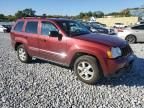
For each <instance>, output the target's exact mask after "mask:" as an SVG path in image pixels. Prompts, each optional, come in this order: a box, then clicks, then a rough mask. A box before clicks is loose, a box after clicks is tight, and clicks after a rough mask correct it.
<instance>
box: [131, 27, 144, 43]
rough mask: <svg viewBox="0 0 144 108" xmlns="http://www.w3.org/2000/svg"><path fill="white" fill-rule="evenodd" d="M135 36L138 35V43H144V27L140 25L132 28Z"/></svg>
mask: <svg viewBox="0 0 144 108" xmlns="http://www.w3.org/2000/svg"><path fill="white" fill-rule="evenodd" d="M132 29H133V30H134V34H135V35H136V37H137V39H138V41H144V25H138V26H135V27H132Z"/></svg>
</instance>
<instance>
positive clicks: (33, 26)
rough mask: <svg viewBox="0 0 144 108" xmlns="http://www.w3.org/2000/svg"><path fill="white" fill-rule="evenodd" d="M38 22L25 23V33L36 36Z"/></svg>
mask: <svg viewBox="0 0 144 108" xmlns="http://www.w3.org/2000/svg"><path fill="white" fill-rule="evenodd" d="M37 27H38V22H27V25H26V29H25V32H26V33H32V34H37Z"/></svg>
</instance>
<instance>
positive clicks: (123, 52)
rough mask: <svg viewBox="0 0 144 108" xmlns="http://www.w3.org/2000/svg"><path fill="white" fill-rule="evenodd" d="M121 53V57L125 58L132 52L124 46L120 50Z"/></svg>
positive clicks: (127, 46) (128, 47)
mask: <svg viewBox="0 0 144 108" xmlns="http://www.w3.org/2000/svg"><path fill="white" fill-rule="evenodd" d="M121 51H122V56H127V55H129V54H130V53H132V52H133V51H132V49H131V47H130V46H129V45H126V46H125V47H123V48H121Z"/></svg>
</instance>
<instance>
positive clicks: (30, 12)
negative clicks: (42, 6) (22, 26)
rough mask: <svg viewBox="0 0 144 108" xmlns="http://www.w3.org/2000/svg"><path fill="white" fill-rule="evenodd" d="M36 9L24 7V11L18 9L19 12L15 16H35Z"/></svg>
mask: <svg viewBox="0 0 144 108" xmlns="http://www.w3.org/2000/svg"><path fill="white" fill-rule="evenodd" d="M35 13H36V11H35V10H32V9H24V10H22V11H18V12H17V13H15V16H16V17H17V18H21V17H34V16H35Z"/></svg>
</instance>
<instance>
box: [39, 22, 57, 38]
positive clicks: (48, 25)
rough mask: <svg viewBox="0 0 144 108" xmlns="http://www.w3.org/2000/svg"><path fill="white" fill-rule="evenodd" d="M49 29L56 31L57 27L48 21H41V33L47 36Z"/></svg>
mask: <svg viewBox="0 0 144 108" xmlns="http://www.w3.org/2000/svg"><path fill="white" fill-rule="evenodd" d="M50 31H57V32H58V29H57V28H56V27H55V26H54V25H53V24H51V23H49V22H42V28H41V34H42V35H46V36H48V35H49V32H50Z"/></svg>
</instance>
